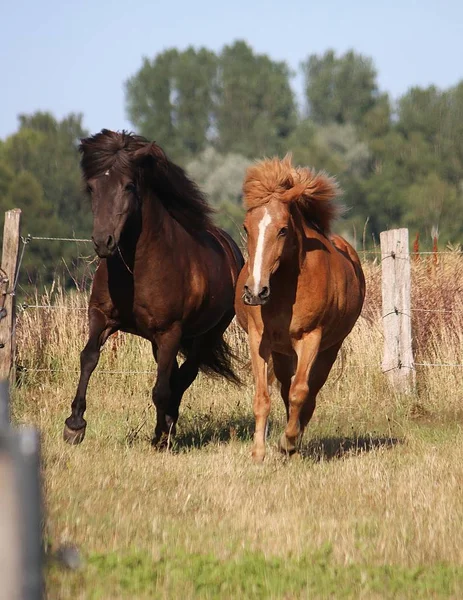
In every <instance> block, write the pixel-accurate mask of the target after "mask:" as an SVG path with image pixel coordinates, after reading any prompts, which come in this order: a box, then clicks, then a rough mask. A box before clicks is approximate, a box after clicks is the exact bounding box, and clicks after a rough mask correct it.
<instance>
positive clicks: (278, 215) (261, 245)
mask: <svg viewBox="0 0 463 600" xmlns="http://www.w3.org/2000/svg"><path fill="white" fill-rule="evenodd" d="M244 229H245V231H246V234H247V245H248V255H249V258H248V265H249V277H248V279H247V281H246V283H245V286H244V295H243V300H244V302H245V303H246V304H250V305H257V304H266V303H267V302H268V300H269V298H270V277H271V276H272V275H273V273H275V271H276V270H277V269H278V267H279V265H280V261H281V258H282V256H283V253H284V251H285V248H287V247H288V245H289V244H290V238H291V237H292V235H293V224H292V219H291V213H290V208H289V205H288V204H287V203H283V202H279V201H278V200H271V201H270V202H268V203H266V204H263V205H261V206H257V207H256V208H252V209H251V210H248V212H247V213H246V218H245V220H244Z"/></svg>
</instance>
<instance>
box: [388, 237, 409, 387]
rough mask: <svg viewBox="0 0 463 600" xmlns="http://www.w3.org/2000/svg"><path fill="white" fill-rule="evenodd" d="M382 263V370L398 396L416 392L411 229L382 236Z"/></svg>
mask: <svg viewBox="0 0 463 600" xmlns="http://www.w3.org/2000/svg"><path fill="white" fill-rule="evenodd" d="M380 241H381V260H382V316H383V328H384V355H383V364H382V369H383V372H384V373H385V374H386V376H387V377H388V379H389V380H390V382H391V383H392V385H393V387H394V388H395V389H396V390H397V391H398V392H404V393H408V392H411V391H413V390H414V388H415V363H414V358H413V349H412V327H411V270H410V253H409V248H408V229H393V230H390V231H383V232H382V233H381V234H380Z"/></svg>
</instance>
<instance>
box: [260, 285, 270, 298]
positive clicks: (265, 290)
mask: <svg viewBox="0 0 463 600" xmlns="http://www.w3.org/2000/svg"><path fill="white" fill-rule="evenodd" d="M269 294H270V290H269V289H268V287H267V286H264V287H263V288H262V289H261V290H260V292H259V298H260V299H261V300H265V298H268V296H269Z"/></svg>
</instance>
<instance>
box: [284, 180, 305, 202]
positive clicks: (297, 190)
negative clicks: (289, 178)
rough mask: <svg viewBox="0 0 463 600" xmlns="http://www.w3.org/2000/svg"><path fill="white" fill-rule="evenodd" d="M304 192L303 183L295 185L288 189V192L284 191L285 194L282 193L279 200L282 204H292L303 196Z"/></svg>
mask: <svg viewBox="0 0 463 600" xmlns="http://www.w3.org/2000/svg"><path fill="white" fill-rule="evenodd" d="M305 191H306V184H305V183H296V185H294V186H293V187H291V188H289V190H286V191H285V192H283V193H282V194H281V196H280V198H281V200H283V202H292V201H293V200H297V199H298V198H300V197H301V196H303V195H304V192H305Z"/></svg>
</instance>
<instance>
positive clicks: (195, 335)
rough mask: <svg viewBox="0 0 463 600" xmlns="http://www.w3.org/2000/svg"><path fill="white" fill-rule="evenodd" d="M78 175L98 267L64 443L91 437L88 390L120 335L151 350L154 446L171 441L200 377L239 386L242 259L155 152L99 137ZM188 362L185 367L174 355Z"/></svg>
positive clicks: (127, 137) (131, 141)
mask: <svg viewBox="0 0 463 600" xmlns="http://www.w3.org/2000/svg"><path fill="white" fill-rule="evenodd" d="M80 152H81V154H82V159H81V167H82V172H83V177H84V181H85V183H86V186H87V193H88V194H89V196H90V197H91V201H92V210H93V235H92V240H93V243H94V246H95V250H96V252H97V254H98V256H99V257H100V258H101V262H100V264H99V266H98V269H97V271H96V273H95V278H94V280H93V287H92V292H91V296H90V302H89V308H88V317H89V339H88V342H87V344H86V346H85V348H84V349H83V351H82V353H81V357H80V363H81V371H80V379H79V385H78V388H77V393H76V396H75V398H74V401H73V403H72V413H71V416H70V417H69V418H67V419H66V424H65V428H64V439H65V440H66V441H67V442H69V443H74V444H75V443H79V442H81V441H82V440H83V438H84V435H85V428H86V421H85V419H84V418H83V415H84V412H85V409H86V391H87V385H88V381H89V378H90V375H91V374H92V372H93V370H94V369H95V367H96V366H97V364H98V359H99V355H100V349H101V347H102V345H103V344H104V343H105V341H106V340H107V339H108V337H109V336H110V335H111V334H112V333H114V332H115V331H118V330H122V331H126V332H129V333H133V334H135V335H139V336H141V337H143V338H146V339H147V340H149V341H150V342H151V344H152V348H153V354H154V358H155V359H156V361H157V363H158V370H157V377H156V383H155V386H154V388H153V402H154V404H155V406H156V412H157V423H156V428H155V433H154V438H153V443H160V444H161V445H162V444H164V443H165V441H166V438H167V435H168V434H169V433H174V432H175V424H176V422H177V419H178V413H179V406H180V401H181V399H182V396H183V393H184V392H185V390H186V389H187V388H188V386H189V385H191V383H192V382H193V380H194V379H195V377H196V376H197V374H198V371H199V370H202V371H204V372H206V373H210V374H217V375H221V376H224V377H225V378H227V379H229V380H234V381H236V380H237V377H236V375H235V374H234V372H233V369H232V367H231V362H230V361H231V354H230V350H229V348H228V346H227V344H226V342H225V341H224V339H223V333H224V331H225V330H226V328H227V327H228V325H229V323H230V321H231V320H232V318H233V316H234V308H233V298H234V288H235V283H236V279H237V277H238V274H239V272H240V269H241V267H242V266H243V257H242V255H241V252H240V250H239V249H238V247H237V245H236V244H235V243H234V241H233V240H232V239H231V238H230V237H229V236H228V235H227V234H226V233H225V232H224V231H222V230H220V229H217V228H216V227H215V226H214V225H213V223H212V221H211V212H212V211H211V208H210V207H209V206H208V205H207V203H206V201H205V199H204V197H203V195H202V194H201V192H200V191H199V190H198V188H197V187H196V185H195V184H194V183H193V182H192V181H190V179H188V177H187V176H186V175H185V173H184V171H183V170H182V169H181V168H180V167H178V166H177V165H175V164H173V163H172V162H171V161H170V160H169V159H168V158H167V157H166V155H165V154H164V152H163V151H162V150H161V148H160V147H159V146H158V145H156V143H154V142H152V143H151V142H148V141H147V140H146V139H145V138H143V137H141V136H136V135H133V134H128V133H126V132H122V133H115V132H112V131H109V130H107V129H103V130H102V131H101V133H98V134H96V135H94V136H92V137H89V138H87V139H84V140H82V143H81V145H80ZM179 352H180V353H182V354H183V356H184V357H185V361H184V362H183V364H182V365H181V366H179V365H178V362H177V354H178V353H179Z"/></svg>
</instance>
